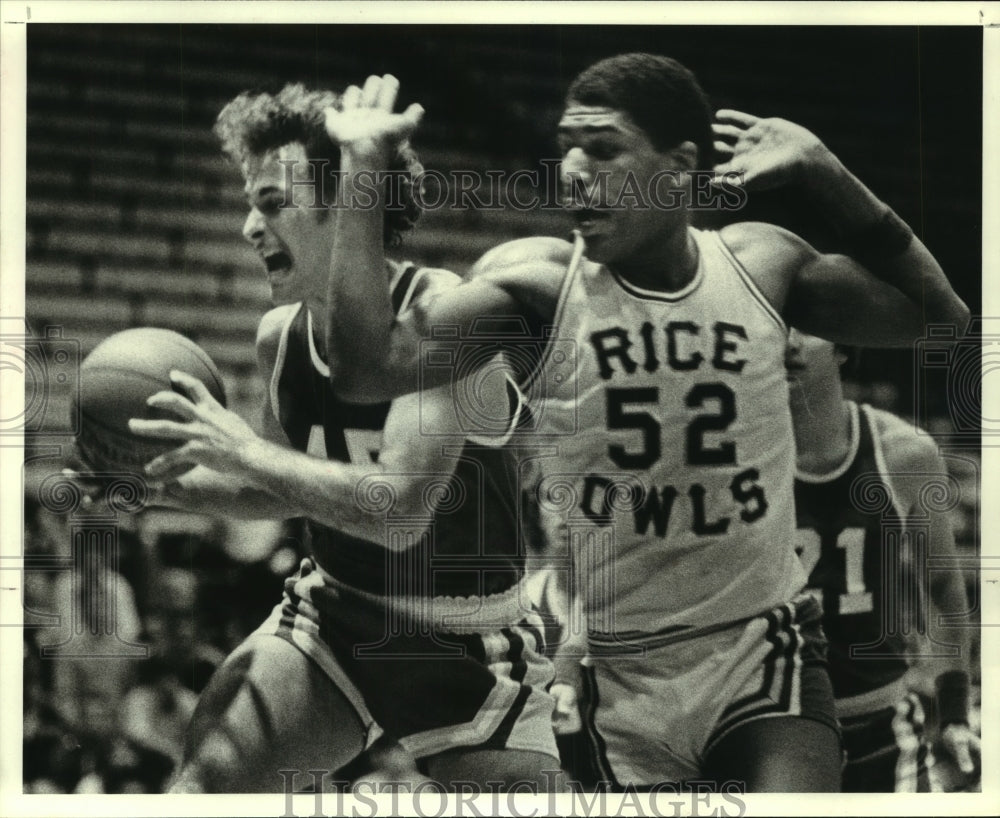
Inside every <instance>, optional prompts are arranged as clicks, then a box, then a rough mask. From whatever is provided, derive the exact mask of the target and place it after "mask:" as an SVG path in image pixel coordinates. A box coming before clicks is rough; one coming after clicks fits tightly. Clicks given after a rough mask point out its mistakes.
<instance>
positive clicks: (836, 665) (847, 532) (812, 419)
mask: <svg viewBox="0 0 1000 818" xmlns="http://www.w3.org/2000/svg"><path fill="white" fill-rule="evenodd" d="M846 360H847V354H846V353H845V352H843V351H842V350H841V349H840V348H838V347H837V346H836V345H834V344H833V343H831V342H829V341H824V340H822V339H821V338H816V337H814V336H811V335H806V334H804V333H800V332H798V331H796V330H792V332H791V333H790V335H789V343H788V358H787V365H788V373H789V381H790V397H791V407H792V421H793V424H794V429H795V445H796V458H797V460H796V462H797V473H796V481H795V502H796V515H797V520H798V531H797V543H796V550H797V551H798V552H799V554H800V557H801V559H802V561H803V564H804V566H805V569H806V571H807V572H808V573H809V588H810V590H813V592H814V593H815V594H817V595H818V597H819V599H820V601H821V603H822V605H823V630H824V632H825V633H826V637H827V639H828V640H829V666H830V679H831V681H832V683H833V692H834V696H835V697H836V702H837V715H838V717H839V719H840V724H841V728H842V730H843V738H844V751H845V755H846V764H845V766H844V774H843V790H844V792H893V791H895V792H929V791H932V789H933V786H932V778H933V775H932V773H931V772H930V771H929V767H930V766H931V762H932V760H933V759H932V756H931V754H930V743H929V741H928V736H927V733H926V732H925V719H924V712H923V706H922V705H921V702H920V697H919V696H918V695H917V694H916V693H915V692H914V691H913V690H912V689H911V687H912V686H913V683H914V679H916V678H917V676H918V674H919V675H930V676H931V677H933V678H934V681H935V685H934V686H935V688H936V691H937V707H936V710H937V712H938V714H939V729H940V731H941V737H942V743H943V745H944V747H945V748H946V750H947V751H948V753H949V754H950V755H951V756H952V757H954V759H955V761H956V762H957V764H958V767H959V769H960V770H961V772H962V773H964V774H966V775H968V774H971V773H972V772H973V771H974V769H975V766H974V762H973V755H974V754H975V755H978V753H979V740H978V738H977V737H976V735H975V734H974V733H973V732H972V731H971V730H970V729H969V658H970V655H971V632H970V631H969V629H968V628H962V627H957V628H956V627H952V628H947V627H943V626H942V616H947V615H949V614H950V615H952V616H961V615H962V614H964V613H965V612H966V610H967V609H968V600H967V599H966V595H965V586H964V582H963V579H962V573H961V572H960V571H956V570H953V569H952V570H947V569H946V570H936V571H927V565H928V560H935V561H938V562H941V561H944V562H945V564H946V563H947V561H948V560H949V559H953V558H954V557H955V542H954V535H953V533H952V528H951V521H950V519H949V518H948V514H947V513H946V508H945V506H946V505H947V504H941V506H940V507H935V505H934V497H935V495H934V494H928V490H931V489H934V488H937V489H938V490H939V491H941V492H942V493H943V495H944V496H946V497H947V496H949V495H951V496H954V492H955V491H956V490H957V487H949V479H948V472H947V468H946V466H945V464H944V461H943V460H942V458H941V454H940V453H939V452H938V449H937V446H936V445H935V444H934V441H933V440H932V439H931V438H930V437H928V436H927V435H925V434H922V433H920V432H918V431H916V430H914V428H913V426H912V425H911V424H908V423H905V422H904V421H902V420H901V419H900V418H898V417H896V416H895V415H891V414H889V413H888V412H885V411H882V410H880V409H875V408H873V407H871V406H867V405H859V404H857V403H854V402H853V401H850V400H846V399H845V398H844V392H843V387H842V384H841V380H840V367H841V366H842V365H843V363H844V362H845V361H846ZM956 499H957V498H956ZM904 532H905V536H906V537H907V538H908V539H905V540H904ZM904 600H916V604H913V603H912V602H911V603H910V604H909V605H908V606H906V607H904V606H903V605H902V604H901V603H903V601H904ZM921 635H922V637H921ZM949 652H954V655H953V656H951V657H948V658H946V655H947V654H948V653H949ZM923 653H927V654H931V653H934V654H940V655H941V657H940V658H934V659H931V658H920V656H921V654H923ZM911 654H913V655H912V656H911ZM911 664H912V665H914V667H913V669H912V670H911Z"/></svg>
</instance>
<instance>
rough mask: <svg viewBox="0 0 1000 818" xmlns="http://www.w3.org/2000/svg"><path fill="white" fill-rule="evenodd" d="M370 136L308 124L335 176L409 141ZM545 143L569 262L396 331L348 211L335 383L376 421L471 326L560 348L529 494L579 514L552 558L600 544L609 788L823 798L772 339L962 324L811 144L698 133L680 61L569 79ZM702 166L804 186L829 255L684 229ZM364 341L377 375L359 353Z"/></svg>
mask: <svg viewBox="0 0 1000 818" xmlns="http://www.w3.org/2000/svg"><path fill="white" fill-rule="evenodd" d="M378 83H379V79H378V78H370V79H369V81H368V83H366V92H365V93H367V94H370V95H375V94H377V93H378V92H377V90H369V86H377V85H378ZM359 93H360V92H359ZM370 113H371V112H364V111H363V112H361V114H362V115H364V114H370ZM374 114H375V115H369V116H367V123H368V128H367V130H366V129H365V127H364V123H363V122H362V121H361V120H362V119H363V118H364V117H363V116H361V115H350V116H348V115H343V116H342V115H340V114H338V112H336V111H334V112H331V114H330V116H329V121H328V128H329V130H330V132H331V134H333V135H336V136H337V138H338V139H339V141H340V142H341V146H342V151H343V156H342V161H343V166H344V168H345V171H346V173H347V176H348V177H350V176H351V175H352V173H359V174H360V173H361V172H362V171H365V172H367V171H371V170H380V169H384V168H385V162H386V157H387V155H388V154H387V152H386V151H385V148H384V145H383V143H385V142H388V143H391V142H392V141H393V140H394V139H396V138H397V136H398V134H399V133H400V131H403V132H408V130H412V129H414V128H416V127H417V124H418V121H419V117H418V116H414V114H413V111H412V109H410V110H408V111H407V112H405V113H403V114H399V115H396V116H395V117H394V116H393V115H391V114H389V113H388V112H387V111H385V110H384V109H383V110H378V111H375V112H374ZM558 138H559V144H560V150H561V152H562V178H563V181H564V184H565V186H566V188H567V197H566V199H567V205H568V208H569V210H570V212H571V214H572V216H573V217H574V219H575V221H576V224H577V239H576V241H575V242H574V243H567V242H564V241H561V240H559V239H554V238H533V239H521V240H518V241H515V242H510V243H508V244H506V245H502V246H501V247H499V248H496V249H494V250H492V251H490V252H489V253H487V254H486V256H484V257H483V258H482V259H481V260H480V261H479V262H478V263H477V264H476V266H475V267H474V268H473V271H472V274H471V275H470V276H469V278H468V280H467V281H465V282H463V284H462V285H460V286H459V287H456V288H453V289H452V290H449V291H447V292H443V293H440V294H439V295H437V296H436V297H434V298H432V299H415V300H414V301H413V302H411V308H410V309H408V310H406V311H404V312H403V313H400V314H399V316H396V315H395V314H393V313H392V311H391V305H390V304H389V302H388V299H387V298H386V295H385V292H384V291H383V288H382V286H381V284H380V282H379V281H378V278H377V276H376V274H377V271H379V270H380V269H381V266H380V260H379V256H378V251H379V246H378V241H377V240H376V239H377V237H378V235H379V231H380V228H381V224H382V215H383V214H382V212H381V211H377V210H373V209H371V208H367V209H363V208H352V209H350V210H346V211H344V213H342V214H341V216H342V218H341V219H340V220H338V223H337V225H336V228H335V229H336V230H337V232H338V234H339V235H338V242H339V243H340V246H342V248H344V252H342V253H340V254H338V255H337V256H336V257H335V258H337V259H344V260H346V259H348V258H350V259H352V260H353V259H368V261H369V263H367V264H351V265H350V266H349V267H347V268H344V269H342V270H341V271H340V272H341V274H340V275H331V277H330V282H331V286H332V287H333V288H334V289H335V298H331V300H330V303H331V304H332V305H335V306H336V308H337V313H336V320H335V321H332V322H331V324H330V326H331V328H332V329H333V330H334V331H335V332H336V333H338V334H343V335H344V336H345V337H351V338H354V339H357V338H359V337H360V338H364V339H365V343H364V344H361V346H360V348H359V349H354V350H352V349H350V348H348V347H346V346H344V347H343V348H341V347H340V346H339V345H338V348H337V350H336V351H335V352H336V354H337V356H338V360H337V361H336V363H335V364H333V363H332V364H331V366H332V367H333V368H334V369H335V370H336V371H337V373H338V377H337V378H336V379H335V382H336V384H337V388H338V389H339V390H341V392H340V394H341V396H342V397H345V398H350V399H352V400H384V399H385V398H386V397H390V396H393V395H397V394H403V393H406V392H408V391H411V390H413V389H414V388H415V386H416V384H417V383H418V382H419V379H418V378H417V374H418V373H419V374H421V375H422V376H423V378H424V381H423V382H424V383H425V384H426V383H428V382H434V383H438V382H446V381H447V378H448V377H450V373H449V372H444V371H440V370H438V371H431V370H430V369H429V368H427V367H424V368H423V369H421V348H422V346H421V345H422V343H423V342H424V340H425V339H426V338H428V337H430V336H431V335H432V333H433V330H434V328H436V327H440V326H450V327H454V328H457V331H458V334H459V336H460V337H461V338H465V339H470V341H471V342H472V343H474V342H475V340H476V339H475V338H474V336H473V333H474V331H475V329H476V327H477V326H479V325H481V322H482V320H483V318H484V317H499V316H518V317H520V318H523V319H524V320H525V321H526V323H527V324H528V325H529V326H535V327H549V328H554V329H552V334H551V337H553V338H557V339H559V340H561V341H563V340H565V341H568V342H572V343H573V344H574V345H575V347H574V348H575V350H576V359H575V360H570V359H568V358H567V356H566V355H562V356H561V357H560V356H557V355H555V354H550V353H551V352H552V350H553V344H552V343H548V344H547V345H545V344H543V345H542V346H545V349H546V351H545V352H544V353H543V354H542V356H541V358H542V360H541V363H540V365H539V366H538V367H536V373H535V378H534V381H533V384H534V385H536V386H537V387H538V391H539V393H540V394H538V395H537V397H536V399H535V401H534V406H533V407H532V408H538V409H539V411H538V412H537V413H536V415H537V418H538V423H539V429H538V431H539V433H540V434H542V435H546V434H550V435H560V434H562V435H564V437H563V438H562V439H557V443H558V444H559V446H558V454H557V455H556V456H555V457H553V458H552V459H551V462H549V463H543V464H541V467H542V472H543V475H542V476H543V478H544V477H546V476H551V477H553V479H554V481H555V482H558V481H559V480H560V479H562V480H563V483H564V484H567V485H568V484H570V483H571V484H572V486H571V490H570V491H569V492H568V493H569V494H571V495H572V496H573V497H575V498H577V500H576V501H575V502H573V503H572V504H571V508H570V511H569V513H567V514H566V515H565V519H563V520H561V521H559V522H558V524H557V528H558V526H562V528H563V529H564V530H563V531H558V530H556V531H555V533H556V535H557V538H556V540H555V541H557V542H559V541H561V542H569V541H571V540H570V538H568V537H566V536H563V535H564V534H565V529H566V528H568V527H569V525H570V524H571V523H572V524H573V525H575V526H577V527H578V528H579V529H580V530H581V531H582V533H581V534H580V535H579V541H580V542H581V543H587V544H589V543H596V544H602V543H608V542H610V541H613V546H612V545H608V546H607V548H605V550H604V551H600V552H599V553H596V556H594V552H595V551H597V549H596V548H590V550H589V551H588V552H587V554H586V555H583V556H585V557H586V558H587V559H591V560H592V562H591V564H590V565H589V566H588V567H586V568H582V567H581V570H579V571H577V572H576V573H577V574H578V577H577V581H578V583H579V586H578V587H581V588H583V590H584V592H585V593H587V595H588V596H587V598H586V599H585V600H584V604H585V607H586V615H587V617H586V618H587V624H588V629H587V637H588V643H589V644H588V650H589V652H588V656H587V658H586V662H587V663H588V668H589V670H590V682H591V687H592V688H593V692H595V693H599V696H593V697H592V698H591V700H592V701H594V702H599V704H596V705H592V710H593V711H594V712H593V713H592V714H591V715H592V718H590V719H589V720H590V721H591V722H592V726H594V727H595V728H596V730H597V734H596V736H595V748H596V749H597V750H598V751H599V754H600V756H601V758H600V761H601V766H602V769H603V771H604V773H605V775H606V776H607V778H608V780H609V781H611V782H612V783H614V782H616V781H617V782H618V783H620V784H626V783H630V784H633V785H655V784H656V783H658V782H660V781H676V780H679V779H694V778H697V779H704V778H706V777H707V778H711V779H714V780H717V781H720V782H722V781H727V780H737V781H743V782H745V785H746V787H747V789H748V790H749V791H772V792H773V791H777V792H782V791H824V790H834V789H838V788H839V784H840V751H839V738H838V735H837V728H836V724H835V718H834V712H833V710H834V705H833V695H832V691H831V689H830V682H829V677H828V676H827V674H826V670H825V667H824V666H823V665H824V657H823V654H822V644H821V642H820V641H819V640H818V639H817V638H816V636H817V630H818V622H819V619H820V618H821V612H820V611H819V608H818V604H816V603H815V601H814V600H806V599H803V597H802V596H801V595H800V593H799V592H800V591H801V590H802V589H803V588H804V586H805V580H806V577H805V574H804V572H803V570H802V567H801V565H794V564H793V563H794V560H793V559H792V557H793V551H792V548H791V543H792V540H793V537H794V531H795V519H794V507H793V482H794V467H795V462H794V452H793V451H792V428H791V417H790V411H789V408H788V402H787V383H786V381H785V369H784V357H785V343H786V339H787V326H788V325H789V324H793V325H797V326H802V327H804V328H806V329H808V330H809V331H811V332H814V333H817V334H821V335H824V336H828V337H830V338H832V339H834V340H838V341H843V342H849V343H864V344H868V345H893V344H906V343H911V342H912V341H913V340H914V339H915V338H917V337H920V336H921V335H922V334H923V329H924V323H925V321H940V322H942V323H952V324H957V325H960V326H963V327H964V325H965V323H966V321H967V320H968V309H967V308H966V306H965V305H964V304H963V303H962V301H961V299H960V298H959V297H958V296H957V295H956V293H955V292H954V290H953V289H952V288H951V285H950V284H949V282H948V280H947V278H946V276H945V275H944V273H943V271H942V270H941V268H940V266H939V265H938V264H937V262H936V261H935V260H934V258H933V257H932V256H931V254H930V253H929V252H928V250H927V249H926V248H925V247H924V245H923V244H922V243H921V242H920V241H919V240H918V239H916V238H915V237H914V235H913V232H912V230H911V229H910V228H909V227H908V226H907V225H906V224H905V223H903V222H902V221H901V220H900V219H899V217H898V216H897V215H896V214H895V213H894V212H893V211H892V210H891V209H890V208H888V207H887V206H886V205H885V203H883V202H882V201H880V200H879V199H878V198H877V197H876V196H875V195H874V194H873V193H872V192H871V191H870V190H869V189H868V188H867V187H865V186H864V185H863V184H862V183H861V182H860V181H859V180H858V179H857V178H856V177H855V176H854V175H853V174H851V173H850V171H848V170H847V168H845V167H844V165H843V164H842V163H841V162H840V161H839V159H837V157H835V156H834V155H833V154H832V153H831V152H830V151H829V149H828V148H826V146H824V145H823V143H822V142H820V140H819V139H817V137H816V136H815V135H813V134H812V133H810V132H809V131H807V130H805V129H804V128H801V127H800V126H798V125H795V124H793V123H790V122H787V121H784V120H777V119H760V118H758V117H756V116H752V115H749V114H744V113H740V112H737V111H724V112H719V113H718V114H717V115H716V121H715V123H714V124H713V122H712V112H711V108H710V107H709V104H708V101H707V98H706V97H705V95H704V93H703V92H702V90H701V88H700V87H699V85H698V83H697V81H696V79H695V78H694V77H693V75H692V74H691V72H689V71H688V70H687V69H685V68H684V67H683V66H680V65H679V64H678V63H676V62H675V61H673V60H669V59H667V58H664V57H659V56H656V55H649V54H628V55H622V56H619V57H612V58H609V59H607V60H603V61H601V62H600V63H597V64H595V65H593V66H591V67H590V68H588V69H587V70H585V71H584V72H583V73H582V74H581V75H580V76H578V77H577V78H576V79H575V80H574V81H573V84H572V85H571V87H570V90H569V92H568V94H567V100H566V107H565V110H564V112H563V116H562V119H561V121H560V124H559V129H558ZM714 152H718V153H719V154H721V156H722V157H723V158H724V159H725V161H724V162H723V163H722V164H720V165H718V166H717V171H718V172H719V173H733V174H738V175H739V179H740V181H741V183H742V185H743V187H744V188H745V189H746V190H747V191H753V190H759V189H766V188H769V187H779V186H783V185H786V184H791V183H801V184H800V185H799V187H798V188H797V189H800V190H801V191H802V195H803V196H806V197H808V198H809V199H810V200H811V204H813V205H815V206H816V208H817V211H816V212H817V213H820V214H822V217H823V218H824V219H825V220H827V221H828V222H829V223H830V224H831V225H835V227H836V229H837V231H838V240H839V247H840V251H841V252H840V253H839V254H824V253H820V252H818V251H817V250H816V249H815V248H813V247H812V246H811V245H809V244H808V243H807V242H805V241H803V240H802V239H801V238H799V237H798V236H796V235H794V234H792V233H790V232H789V231H786V230H783V229H781V228H779V227H776V226H773V225H768V224H763V223H750V222H742V223H737V224H733V225H729V226H726V227H724V228H723V229H721V230H719V231H699V230H696V229H694V228H693V227H692V226H691V218H692V216H691V210H690V209H689V208H688V207H685V206H678V202H680V203H682V204H684V203H691V202H692V201H693V196H692V191H691V178H692V177H691V172H692V171H695V170H698V169H708V168H710V167H711V159H710V157H712V155H713V153H714ZM671 204H672V205H673V206H671ZM366 248H367V249H366ZM470 341H467V343H468V342H470ZM369 347H370V348H372V349H374V350H376V353H375V355H374V356H369V355H361V354H357V353H359V352H360V349H367V348H369ZM341 352H343V353H344V357H340V353H341ZM428 379H429V381H428ZM570 432H572V435H571V436H570V434H569V433H570ZM554 487H556V488H558V486H554ZM612 487H614V488H612ZM566 494H567V492H566V491H564V492H563V495H564V496H565V495H566ZM616 506H617V508H616ZM573 514H575V519H573V520H570V519H569V517H570V515H573ZM609 532H610V533H609ZM588 548H589V545H588ZM571 556H573V558H574V561H576V562H577V565H579V566H582V565H583V561H582V560H580V559H578V558H577V555H576V554H575V553H574V554H572V555H571ZM612 567H613V570H612ZM595 569H596V570H595ZM607 587H610V592H606V591H605V588H607ZM623 634H624V635H623ZM622 641H625V642H627V643H628V645H626V647H628V648H629V649H630V650H631V651H632V653H633V658H632V659H631V660H629V659H628V658H627V657H625V658H623V657H622V656H621V655H620V651H619V650H618V648H620V647H621V645H620V643H621V642H622ZM637 645H638V646H639V647H640V648H641V649H642V654H641V655H638V654H636V653H635V647H636V646H637ZM720 658H724V659H725V661H724V662H723V661H720Z"/></svg>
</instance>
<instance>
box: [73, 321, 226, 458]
mask: <svg viewBox="0 0 1000 818" xmlns="http://www.w3.org/2000/svg"><path fill="white" fill-rule="evenodd" d="M174 369H177V370H180V371H182V372H186V373H188V374H189V375H191V376H193V377H195V378H197V379H198V380H200V381H201V382H202V383H203V384H205V388H206V389H208V391H209V392H210V393H211V394H212V396H213V397H214V398H215V399H216V400H217V401H219V403H221V404H222V405H223V406H225V404H226V394H225V389H224V388H223V385H222V377H221V376H220V375H219V370H218V369H217V368H216V366H215V364H214V363H213V362H212V359H211V358H209V357H208V354H207V353H206V352H205V351H204V350H203V349H201V347H199V346H198V345H197V344H196V343H194V341H192V340H190V339H189V338H185V337H184V336H183V335H180V334H179V333H176V332H173V331H171V330H166V329H155V328H152V327H140V328H137V329H128V330H125V331H123V332H118V333H116V334H114V335H112V336H110V337H108V338H106V339H104V340H103V341H101V343H99V344H98V345H97V346H96V347H94V349H93V351H92V352H91V353H90V354H89V355H88V356H87V357H86V358H85V359H84V361H83V364H82V365H81V367H80V400H79V406H78V407H76V406H75V407H74V411H76V410H77V409H78V410H79V412H80V435H79V438H78V439H77V446H78V449H79V453H80V456H81V458H82V459H83V460H84V462H85V463H86V464H87V465H88V466H89V467H90V468H91V469H93V470H95V471H125V472H136V473H141V472H142V468H143V466H145V465H146V464H147V463H148V462H149V461H150V460H152V459H153V458H154V457H156V456H157V455H160V454H162V453H163V452H165V451H169V450H170V449H173V448H176V447H177V446H179V445H180V443H179V442H178V441H175V440H162V441H160V440H156V439H155V438H149V437H139V436H138V435H134V434H132V433H131V432H130V431H129V428H128V421H129V418H144V419H147V420H158V419H164V418H168V419H176V417H175V416H174V415H172V414H170V413H167V412H164V411H162V410H159V409H155V408H153V407H150V406H147V405H146V399H147V398H149V397H150V396H151V395H153V394H155V393H157V392H162V391H164V390H169V389H173V384H172V383H171V382H170V372H171V370H174Z"/></svg>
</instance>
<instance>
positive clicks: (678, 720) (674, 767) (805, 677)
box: [584, 596, 837, 786]
mask: <svg viewBox="0 0 1000 818" xmlns="http://www.w3.org/2000/svg"><path fill="white" fill-rule="evenodd" d="M821 618H822V611H821V609H820V607H819V605H818V603H817V602H816V601H815V600H814V599H813V598H812V597H808V596H806V597H800V598H797V599H796V600H794V601H793V602H791V603H788V604H785V605H780V606H778V607H776V608H774V609H772V610H771V611H768V612H767V613H765V614H763V615H762V616H759V617H756V618H754V619H752V620H750V621H749V622H746V623H745V624H744V625H743V626H741V627H733V628H730V629H729V630H727V631H721V632H717V633H711V634H708V635H705V636H702V637H700V638H697V639H692V640H685V641H679V642H674V643H673V644H671V645H670V646H669V647H664V648H662V649H659V650H648V651H647V652H646V654H645V655H644V656H640V657H633V658H630V659H629V658H625V657H621V656H619V657H615V658H613V659H612V658H611V657H593V656H591V657H588V659H587V660H586V662H585V667H584V687H585V691H584V692H585V702H584V716H585V718H584V722H585V725H586V729H587V731H588V736H589V742H590V747H591V750H592V752H593V756H594V758H593V762H594V764H595V766H596V769H597V770H598V771H599V774H600V775H601V777H603V779H604V780H606V781H608V782H609V783H610V784H611V785H612V786H618V785H619V782H623V783H628V784H631V785H634V786H645V785H653V784H656V783H658V782H661V781H681V780H684V779H690V778H694V777H697V775H698V774H699V770H700V768H701V765H702V763H703V762H704V759H705V758H706V757H707V755H708V753H709V752H710V751H711V750H712V748H713V747H714V746H716V745H717V743H718V742H719V741H720V740H722V739H723V738H724V737H725V736H727V735H728V734H730V733H731V732H732V731H733V730H735V729H736V728H737V727H739V726H740V725H743V724H746V723H747V722H750V721H754V720H757V719H762V718H774V717H783V716H799V717H802V718H809V719H813V720H816V721H820V722H822V723H825V724H828V725H829V726H830V727H831V728H832V729H834V730H836V729H837V726H836V725H837V722H836V716H835V713H834V703H833V693H832V689H831V686H830V681H829V677H828V676H827V674H826V668H825V644H826V643H825V640H824V639H823V636H822V629H821V627H820V620H821Z"/></svg>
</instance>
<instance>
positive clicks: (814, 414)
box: [792, 386, 851, 474]
mask: <svg viewBox="0 0 1000 818" xmlns="http://www.w3.org/2000/svg"><path fill="white" fill-rule="evenodd" d="M800 400H802V401H803V403H802V404H800V405H797V406H794V407H793V411H792V420H793V428H794V430H795V451H796V466H797V467H798V468H799V469H800V470H801V471H805V472H809V473H811V474H825V473H827V472H830V471H833V470H834V469H836V468H837V467H838V466H840V465H841V464H842V463H843V462H844V458H846V457H847V454H848V452H849V451H850V450H851V407H850V404H849V403H848V402H847V401H846V400H844V396H843V392H842V391H841V390H840V388H839V386H838V388H837V389H836V390H835V391H834V392H831V394H829V395H825V396H818V395H813V396H811V398H810V397H807V396H801V397H800Z"/></svg>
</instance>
